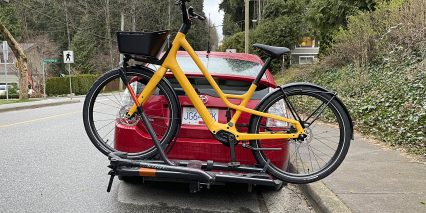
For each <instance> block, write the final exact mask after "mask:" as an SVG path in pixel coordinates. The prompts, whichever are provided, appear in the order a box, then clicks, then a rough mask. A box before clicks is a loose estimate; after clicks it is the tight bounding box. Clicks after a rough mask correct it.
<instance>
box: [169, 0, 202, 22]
mask: <svg viewBox="0 0 426 213" xmlns="http://www.w3.org/2000/svg"><path fill="white" fill-rule="evenodd" d="M186 2H190V0H176V5H180V8H181V10H182V19H183V23H185V24H190V23H191V20H192V19H193V18H197V19H199V20H206V18H205V17H203V16H202V15H199V14H197V13H195V12H194V8H193V7H189V8H188V9H186Z"/></svg>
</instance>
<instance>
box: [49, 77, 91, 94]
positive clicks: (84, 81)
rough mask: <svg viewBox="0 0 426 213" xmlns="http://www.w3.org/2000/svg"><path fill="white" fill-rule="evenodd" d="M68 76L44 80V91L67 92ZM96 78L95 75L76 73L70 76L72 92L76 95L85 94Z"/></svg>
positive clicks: (52, 92) (68, 90)
mask: <svg viewBox="0 0 426 213" xmlns="http://www.w3.org/2000/svg"><path fill="white" fill-rule="evenodd" d="M69 78H70V77H69V76H66V77H64V78H61V77H53V78H50V79H48V80H47V81H46V93H47V94H48V95H63V94H69V92H70V88H69ZM97 78H98V76H97V75H90V74H84V75H76V76H72V77H71V82H72V92H73V93H74V94H76V95H85V94H87V92H88V91H89V89H90V87H91V86H92V84H93V83H94V82H95V80H96V79H97Z"/></svg>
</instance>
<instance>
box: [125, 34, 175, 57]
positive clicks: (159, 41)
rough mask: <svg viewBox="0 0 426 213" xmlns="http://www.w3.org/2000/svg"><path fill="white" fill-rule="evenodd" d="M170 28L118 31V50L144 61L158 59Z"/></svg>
mask: <svg viewBox="0 0 426 213" xmlns="http://www.w3.org/2000/svg"><path fill="white" fill-rule="evenodd" d="M169 33H170V30H163V31H157V32H117V42H118V51H119V52H120V53H123V54H127V55H136V56H137V57H139V58H143V59H145V60H144V61H147V62H149V61H151V60H152V61H158V60H159V58H158V57H159V55H160V52H161V50H162V49H163V47H164V44H165V41H166V39H167V36H168V35H169Z"/></svg>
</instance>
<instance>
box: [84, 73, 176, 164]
mask: <svg viewBox="0 0 426 213" xmlns="http://www.w3.org/2000/svg"><path fill="white" fill-rule="evenodd" d="M152 75H153V72H152V71H150V70H146V69H144V68H137V67H129V68H128V69H127V73H126V78H127V79H128V81H129V83H130V87H131V88H132V89H133V91H134V92H135V93H136V95H139V94H140V93H141V92H142V91H143V89H144V88H145V86H146V84H147V83H148V81H149V80H150V79H151V77H152ZM133 104H134V102H133V99H132V98H131V95H130V93H129V91H128V89H127V88H126V86H125V85H124V83H122V82H121V78H120V74H119V70H118V69H116V70H111V71H109V72H107V73H105V74H104V75H103V76H101V77H100V78H99V79H98V80H97V81H96V82H95V83H94V84H93V86H92V88H91V89H90V90H89V92H88V94H87V96H86V99H85V101H84V106H83V122H84V127H85V129H86V132H87V135H88V136H89V138H90V140H91V141H92V143H93V145H95V147H96V148H97V149H98V150H99V151H101V152H102V153H103V154H105V155H108V154H109V153H111V152H117V151H120V152H127V153H128V156H127V157H128V158H131V159H132V158H133V159H136V158H137V159H147V158H150V157H152V156H154V155H155V154H156V153H157V150H156V148H155V146H154V142H153V140H152V138H151V136H150V135H149V133H148V131H147V129H146V127H145V125H144V123H143V121H142V120H141V118H140V117H139V115H138V114H137V113H135V114H134V115H133V116H131V117H129V116H127V112H128V111H129V109H130V108H131V107H132V106H133ZM178 104H179V102H178V100H177V97H176V95H175V93H174V92H173V89H172V88H171V87H170V86H169V84H167V82H166V81H165V80H161V81H160V83H159V84H158V85H157V87H156V88H155V90H154V92H153V94H152V95H151V96H150V98H149V99H148V100H147V101H146V102H145V104H144V105H143V108H144V111H145V113H146V115H147V117H148V119H149V120H150V122H151V125H152V127H153V128H154V131H155V133H156V135H157V138H158V140H159V141H160V143H161V144H162V145H163V146H162V147H165V146H166V145H167V144H169V142H170V141H171V140H172V139H173V138H174V136H175V135H176V133H177V130H178V127H179V114H180V112H179V108H178Z"/></svg>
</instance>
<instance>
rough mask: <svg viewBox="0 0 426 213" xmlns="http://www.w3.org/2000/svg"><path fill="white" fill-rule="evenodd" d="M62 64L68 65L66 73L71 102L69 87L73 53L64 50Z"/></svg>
mask: <svg viewBox="0 0 426 213" xmlns="http://www.w3.org/2000/svg"><path fill="white" fill-rule="evenodd" d="M63 57H64V63H65V64H68V73H69V75H70V78H69V79H70V98H71V100H72V86H71V64H73V63H74V52H73V51H71V50H65V51H64V52H63Z"/></svg>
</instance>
